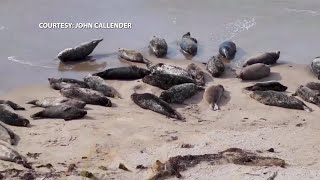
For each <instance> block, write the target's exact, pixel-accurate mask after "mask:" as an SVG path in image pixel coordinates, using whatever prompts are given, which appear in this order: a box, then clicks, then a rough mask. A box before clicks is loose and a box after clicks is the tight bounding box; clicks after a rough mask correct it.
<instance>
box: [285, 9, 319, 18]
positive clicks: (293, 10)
mask: <svg viewBox="0 0 320 180" xmlns="http://www.w3.org/2000/svg"><path fill="white" fill-rule="evenodd" d="M285 11H287V12H294V13H304V14H309V15H311V16H319V15H320V12H319V11H313V10H309V9H291V8H285Z"/></svg>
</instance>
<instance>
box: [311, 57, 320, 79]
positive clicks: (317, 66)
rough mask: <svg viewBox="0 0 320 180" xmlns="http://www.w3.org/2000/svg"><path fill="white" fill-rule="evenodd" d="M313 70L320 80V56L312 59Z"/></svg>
mask: <svg viewBox="0 0 320 180" xmlns="http://www.w3.org/2000/svg"><path fill="white" fill-rule="evenodd" d="M311 71H312V72H313V74H314V75H315V76H316V77H317V78H318V79H319V80H320V57H316V58H315V59H314V60H312V62H311Z"/></svg>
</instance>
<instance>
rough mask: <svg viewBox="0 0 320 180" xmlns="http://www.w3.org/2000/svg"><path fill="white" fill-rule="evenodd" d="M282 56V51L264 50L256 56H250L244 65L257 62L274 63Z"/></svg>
mask: <svg viewBox="0 0 320 180" xmlns="http://www.w3.org/2000/svg"><path fill="white" fill-rule="evenodd" d="M279 57H280V51H277V52H263V53H259V54H257V55H255V56H252V57H250V58H249V59H247V60H246V61H245V63H244V64H243V67H246V66H249V65H252V64H256V63H263V64H266V65H272V64H275V63H276V62H277V60H278V59H279Z"/></svg>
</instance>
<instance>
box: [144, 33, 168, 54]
mask: <svg viewBox="0 0 320 180" xmlns="http://www.w3.org/2000/svg"><path fill="white" fill-rule="evenodd" d="M149 50H150V51H151V52H152V53H153V54H154V55H155V56H156V57H158V58H161V57H164V56H166V55H167V51H168V45H167V42H166V40H165V39H163V38H160V37H157V36H153V37H152V39H151V41H150V43H149Z"/></svg>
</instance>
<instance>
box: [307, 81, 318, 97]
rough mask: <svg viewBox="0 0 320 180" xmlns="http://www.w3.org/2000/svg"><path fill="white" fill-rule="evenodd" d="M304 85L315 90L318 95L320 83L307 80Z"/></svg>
mask: <svg viewBox="0 0 320 180" xmlns="http://www.w3.org/2000/svg"><path fill="white" fill-rule="evenodd" d="M306 87H308V88H309V89H312V90H313V91H315V92H316V93H317V94H318V95H320V83H318V82H309V83H307V84H306Z"/></svg>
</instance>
